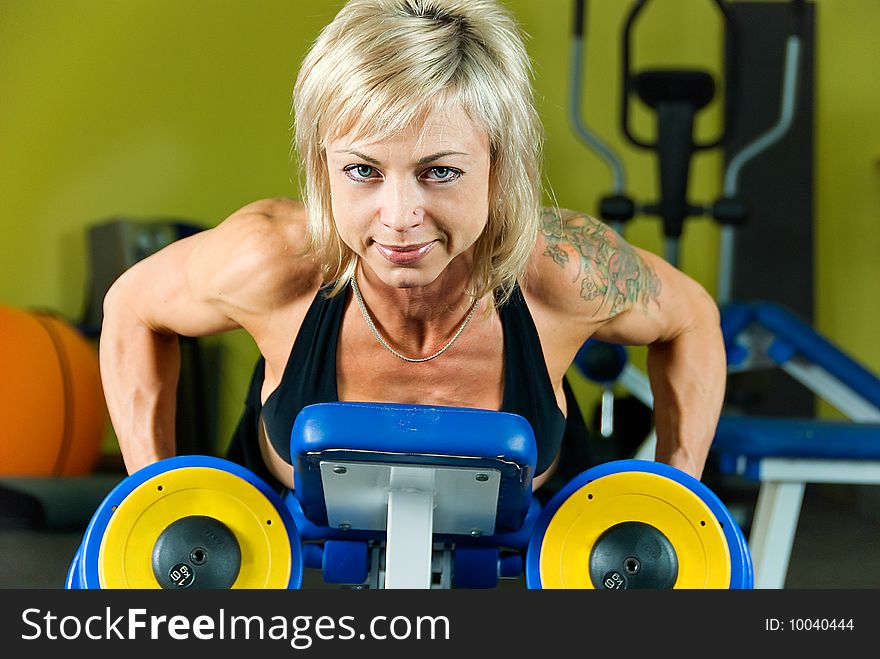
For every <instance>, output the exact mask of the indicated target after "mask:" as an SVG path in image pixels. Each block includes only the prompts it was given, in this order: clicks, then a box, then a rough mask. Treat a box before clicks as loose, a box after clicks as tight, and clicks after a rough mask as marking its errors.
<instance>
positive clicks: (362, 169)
mask: <svg viewBox="0 0 880 659" xmlns="http://www.w3.org/2000/svg"><path fill="white" fill-rule="evenodd" d="M348 171H354V172H355V174H357V176H358V177H360V178H370V174H372V173H373V172H374V171H375V170H374V169H373V168H372V167H370V166H369V165H355V166H354V167H352V168H351V169H349V170H348Z"/></svg>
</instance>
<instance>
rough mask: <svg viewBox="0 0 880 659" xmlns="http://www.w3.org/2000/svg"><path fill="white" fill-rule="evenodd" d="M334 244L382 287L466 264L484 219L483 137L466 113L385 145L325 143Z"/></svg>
mask: <svg viewBox="0 0 880 659" xmlns="http://www.w3.org/2000/svg"><path fill="white" fill-rule="evenodd" d="M327 165H328V168H329V176H330V192H331V195H332V205H333V215H334V218H335V221H336V227H337V230H338V231H339V235H340V236H341V238H342V240H343V241H344V242H345V244H346V245H348V246H349V247H350V248H351V249H352V250H354V251H355V252H356V253H357V254H358V255H359V256H360V257H361V260H362V263H363V264H364V266H365V267H367V268H369V269H371V270H372V271H373V272H375V274H376V275H377V276H378V277H379V278H380V279H381V280H382V281H383V282H384V283H385V284H387V285H389V286H393V287H397V288H413V287H420V286H427V285H429V284H431V283H432V282H434V281H435V280H436V279H437V277H438V276H439V275H440V274H441V273H442V272H443V271H444V270H445V269H446V268H447V266H449V264H450V263H452V262H453V261H455V260H456V259H458V261H457V263H458V264H461V265H466V264H467V263H468V258H469V256H470V254H471V253H472V248H473V245H474V243H475V242H476V240H477V238H479V237H480V235H481V234H482V232H483V229H484V228H485V226H486V221H487V218H488V214H489V138H488V135H487V134H486V133H485V131H483V130H481V129H479V128H477V127H476V126H475V125H474V124H473V122H471V120H470V119H469V118H468V116H467V115H466V113H464V112H462V111H459V112H452V111H450V112H443V113H440V112H438V113H434V114H432V115H430V116H429V117H428V118H427V119H425V120H424V121H423V122H422V123H419V124H418V125H413V126H411V127H410V128H409V129H408V130H406V131H403V132H402V133H401V134H400V135H398V136H395V137H394V138H393V139H391V140H387V141H383V142H376V141H370V140H369V139H366V140H360V141H356V142H355V141H350V140H349V139H348V138H346V137H342V138H340V139H338V140H334V141H332V142H329V143H328V144H327Z"/></svg>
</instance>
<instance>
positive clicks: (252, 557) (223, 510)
mask: <svg viewBox="0 0 880 659" xmlns="http://www.w3.org/2000/svg"><path fill="white" fill-rule="evenodd" d="M189 515H205V516H207V517H213V518H214V519H216V520H218V521H220V522H222V523H223V524H225V525H226V526H227V527H228V528H229V530H230V531H232V533H233V534H234V535H235V538H236V540H237V541H238V544H239V546H240V548H241V569H240V570H239V573H238V578H237V579H236V581H235V583H234V584H233V585H232V587H233V588H286V587H287V585H288V582H289V580H290V571H291V566H292V558H291V548H290V540H289V537H288V535H287V532H286V530H285V527H284V522H283V521H282V519H281V517H280V516H279V514H278V512H277V510H276V509H275V506H274V505H273V504H272V502H271V501H269V500H268V499H267V498H266V497H265V496H264V495H263V494H262V493H261V492H260V491H259V490H258V489H257V488H256V487H254V486H253V485H251V484H250V483H248V482H247V481H245V480H244V479H242V478H240V477H238V476H236V475H235V474H231V473H229V472H226V471H223V470H220V469H213V468H210V467H184V468H181V469H173V470H170V471H167V472H165V473H162V474H159V475H158V476H154V477H153V478H151V479H149V480H147V481H144V482H143V483H141V484H140V485H139V486H138V487H137V488H136V489H134V490H133V491H132V492H131V494H129V495H128V496H127V497H125V499H123V500H122V502H121V503H120V504H119V506H117V508H116V510H115V511H114V512H113V514H112V516H111V517H110V520H109V521H108V522H107V528H106V529H105V531H104V536H103V538H102V540H101V548H100V551H99V554H98V578H99V581H100V584H101V587H102V588H159V583H158V582H157V581H156V578H155V576H153V567H152V552H153V545H155V544H156V540H157V539H158V537H159V534H161V533H162V531H163V530H164V529H165V528H166V527H167V526H168V525H169V524H171V523H172V522H174V521H176V520H178V519H180V518H182V517H186V516H189Z"/></svg>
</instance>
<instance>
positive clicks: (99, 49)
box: [0, 0, 880, 450]
mask: <svg viewBox="0 0 880 659" xmlns="http://www.w3.org/2000/svg"><path fill="white" fill-rule="evenodd" d="M507 4H508V5H509V6H510V7H511V8H512V9H513V10H514V12H515V13H516V15H517V16H518V17H519V19H520V21H521V23H522V25H523V27H524V29H525V30H526V32H527V33H528V34H529V40H528V47H529V50H530V52H531V54H532V56H533V59H534V60H535V63H536V75H537V79H536V90H537V94H538V99H539V107H540V110H541V113H542V116H543V117H544V120H545V126H546V131H547V137H548V142H547V146H546V170H545V180H546V187H547V190H548V194H547V198H548V201H549V200H550V199H552V198H555V199H556V200H557V201H558V203H559V204H561V205H563V206H568V207H573V208H580V209H585V210H589V211H593V210H594V208H595V202H596V199H597V198H598V196H599V195H601V194H603V193H605V192H606V191H608V189H609V188H610V185H611V178H610V175H609V172H608V170H607V168H606V167H605V165H604V164H603V163H602V162H601V161H600V160H598V158H597V157H596V156H595V155H593V154H592V153H591V152H589V151H588V150H587V149H586V148H585V147H584V146H583V145H582V144H581V143H580V142H579V141H578V140H577V139H576V137H575V136H574V134H573V133H572V131H571V129H570V128H569V126H568V122H567V118H566V110H565V103H566V93H567V71H568V56H569V52H568V50H569V38H568V35H569V32H570V22H571V18H572V17H571V3H570V2H569V1H568V0H547V1H545V2H542V3H537V2H532V1H531V0H510V1H509V2H508V3H507ZM589 4H590V26H589V34H588V37H589V40H588V43H587V48H586V53H585V58H586V59H585V62H586V70H585V103H584V117H585V119H586V121H587V122H588V124H589V125H590V126H591V127H592V128H593V129H594V130H596V131H597V132H598V133H599V134H600V135H602V136H603V137H604V138H605V139H607V140H608V141H609V142H610V143H611V144H612V145H613V146H614V147H615V148H616V149H618V150H619V151H620V152H621V153H622V154H623V155H624V156H625V160H626V164H627V169H628V175H629V177H630V181H631V183H632V185H631V188H632V189H634V190H638V191H640V194H641V195H644V196H648V195H650V194H652V193H653V190H654V179H655V174H654V163H653V159H652V156H651V155H650V154H647V153H641V152H636V151H634V150H633V149H631V148H629V147H627V146H625V145H624V144H623V143H622V141H621V139H620V136H619V131H618V130H617V124H616V119H615V116H616V111H617V110H616V108H617V102H618V100H617V99H618V90H617V75H618V74H617V70H618V51H619V46H618V44H617V38H618V35H619V30H620V25H621V21H622V18H623V15H624V13H625V11H626V8H627V7H628V5H629V3H625V2H621V1H619V0H593V1H592V2H590V3H589ZM340 5H341V2H339V1H338V0H337V1H333V2H329V1H328V2H324V1H321V2H318V1H315V0H312V1H309V2H306V1H297V0H226V1H224V2H214V1H210V0H183V1H181V0H175V1H172V0H149V1H147V0H54V1H50V0H0V264H2V273H3V276H2V277H0V304H11V305H16V306H22V307H45V308H51V309H54V310H56V311H58V312H60V313H62V314H64V315H65V316H67V317H69V318H72V319H78V318H79V317H80V316H81V314H82V313H83V309H84V304H85V292H86V287H87V281H86V276H87V263H86V243H85V236H86V233H85V232H86V229H87V227H88V226H89V225H90V224H92V223H95V222H99V221H103V220H106V219H110V218H114V217H123V216H124V217H132V218H137V219H140V218H157V217H174V218H183V219H188V220H192V221H196V222H200V223H204V224H206V225H213V224H216V223H217V222H219V221H220V220H222V219H223V218H224V217H226V216H227V215H228V214H229V213H230V212H232V211H233V210H234V209H236V208H238V207H240V206H242V205H244V204H245V203H247V202H249V201H251V200H254V199H258V198H263V197H271V196H278V195H283V196H297V195H298V190H297V185H296V182H295V170H294V167H293V166H292V164H291V160H290V157H289V156H290V137H291V133H290V125H291V117H290V94H291V90H292V86H293V81H294V79H295V76H296V70H297V66H298V63H299V61H300V59H301V57H302V56H303V54H304V52H305V50H306V48H307V47H308V45H309V43H310V42H311V40H312V39H313V38H314V37H315V36H316V35H317V32H318V31H319V29H320V27H321V26H322V25H323V24H325V23H326V22H327V21H328V20H330V18H331V17H332V16H333V14H334V13H335V10H336V9H337V8H338V7H339V6H340ZM683 15H687V16H688V18H687V20H683V19H682V16H683ZM817 21H818V24H817V34H818V36H817V47H818V51H817V53H816V71H817V80H816V98H817V108H816V112H817V114H816V123H815V126H816V135H817V145H816V146H817V151H816V153H817V158H816V218H815V219H816V231H817V233H816V238H817V240H816V243H817V253H816V255H815V264H816V268H817V286H816V307H817V325H818V328H819V330H820V331H822V332H824V333H825V334H826V335H827V336H829V337H830V338H832V339H833V340H835V341H836V342H838V344H839V345H840V346H841V347H843V348H844V349H845V350H848V351H849V352H851V353H852V354H853V355H854V356H855V357H856V358H858V359H860V360H861V361H863V362H864V363H865V364H866V365H867V366H869V367H870V368H872V369H874V370H875V371H880V347H878V344H877V342H876V341H874V337H873V332H872V330H873V329H874V325H875V322H876V312H875V307H874V300H875V299H876V297H877V289H878V285H880V222H878V220H880V137H878V136H880V131H878V130H877V128H876V126H875V124H876V119H877V116H876V108H877V107H880V88H878V87H877V86H876V85H874V84H872V80H873V79H874V75H875V72H876V68H877V65H878V64H880V40H878V39H877V38H876V26H877V25H878V24H880V3H877V2H875V0H835V1H833V2H832V1H830V0H819V1H818V2H817ZM640 25H642V26H644V27H640V29H639V32H638V39H639V41H638V49H637V51H636V63H637V64H639V65H641V64H650V63H672V64H681V65H696V66H705V67H707V68H709V69H710V70H713V71H718V69H719V66H720V48H719V45H718V44H719V37H720V28H721V25H720V20H719V18H718V15H717V14H716V12H715V10H714V9H713V8H712V5H711V3H709V2H708V0H707V1H706V2H700V3H697V2H695V0H657V1H656V2H654V3H652V5H650V7H649V9H648V10H647V11H646V14H645V19H644V21H642V22H640ZM718 108H719V103H718V102H715V103H713V105H712V107H710V108H709V111H708V112H707V113H706V116H705V117H704V118H702V119H701V120H700V123H699V124H698V133H699V134H700V135H701V136H704V137H708V136H710V135H712V134H714V131H715V129H716V127H717V124H718V120H719V112H718ZM635 119H636V125H637V127H638V128H639V129H640V130H641V131H642V132H643V133H648V134H650V131H651V130H652V129H651V126H650V122H649V117H648V116H647V115H645V114H643V113H642V114H639V113H637V115H636V117H635ZM720 172H721V159H720V155H719V154H708V155H700V156H699V157H698V158H697V159H696V160H695V163H694V170H693V177H692V185H691V196H692V197H693V198H694V199H696V200H709V199H713V198H714V197H715V196H717V194H718V189H719V178H720ZM627 237H628V239H629V240H630V241H631V242H633V243H634V244H637V245H639V246H642V247H645V248H647V249H650V250H653V251H657V252H660V253H662V251H661V250H662V246H661V241H660V230H659V226H658V224H657V222H656V221H653V220H641V219H640V220H636V221H635V222H633V223H632V224H631V225H630V227H629V228H628V229H627ZM717 240H718V231H717V229H716V227H715V226H714V225H713V224H712V223H711V222H710V221H709V220H693V221H691V223H690V224H689V225H688V229H687V232H686V235H685V237H684V239H683V243H682V260H681V267H682V269H683V270H685V271H686V272H688V273H689V274H691V275H692V276H694V277H695V278H696V279H697V280H699V281H701V282H702V283H703V284H704V285H705V286H706V287H707V288H708V289H709V290H710V291H713V290H714V288H715V266H714V262H715V255H716V244H717ZM0 331H2V328H0ZM222 342H223V344H224V346H225V347H226V362H225V368H224V373H223V378H222V382H221V398H222V404H221V408H222V413H221V418H220V420H219V424H220V429H221V433H220V434H221V437H224V438H226V437H228V435H229V433H230V432H231V430H232V427H233V425H234V423H235V421H236V419H237V416H238V413H239V411H240V409H241V401H242V396H243V392H244V388H245V385H246V383H247V378H248V376H249V371H250V367H251V365H252V364H253V361H254V358H255V357H256V355H257V353H256V349H255V348H254V346H253V344H252V342H251V341H250V339H249V338H248V337H247V336H245V335H243V334H242V333H241V332H238V333H233V334H232V335H230V336H228V337H224V338H223V339H222ZM635 359H636V362H637V363H639V362H641V360H643V352H641V353H640V352H639V351H636V353H635ZM594 393H595V392H594V391H593V390H592V389H591V388H590V387H589V386H586V385H583V384H581V386H579V387H578V395H579V396H581V398H582V400H586V399H588V398H590V397H591V396H592V395H594ZM824 412H826V413H829V412H828V410H824ZM111 440H112V437H111ZM107 444H108V450H111V448H112V441H108V443H107Z"/></svg>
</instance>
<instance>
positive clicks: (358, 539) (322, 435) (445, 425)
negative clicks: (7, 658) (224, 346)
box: [66, 402, 753, 590]
mask: <svg viewBox="0 0 880 659" xmlns="http://www.w3.org/2000/svg"><path fill="white" fill-rule="evenodd" d="M291 455H292V456H293V460H294V479H295V482H294V484H295V487H294V489H293V490H292V491H287V492H285V493H284V494H283V496H282V495H279V494H278V493H277V492H275V491H274V490H272V489H271V488H269V487H268V486H267V485H266V483H265V482H263V481H262V480H261V479H260V478H258V477H257V476H256V475H255V474H253V473H251V472H249V471H248V470H246V469H244V468H242V467H240V466H238V465H235V464H233V463H230V462H228V461H226V460H223V459H220V458H213V457H208V456H180V457H176V458H169V459H167V460H162V461H159V462H157V463H154V464H152V465H150V466H148V467H145V468H143V469H141V470H139V471H137V472H135V473H134V474H132V475H130V476H128V477H127V478H125V479H124V480H123V481H122V482H121V483H120V484H119V485H118V486H117V487H116V488H114V489H113V490H112V491H111V492H110V493H109V494H108V496H107V497H106V499H105V500H104V501H103V502H102V503H101V505H100V506H99V507H98V510H97V511H96V513H95V515H94V516H93V518H92V520H91V522H90V524H89V525H88V528H87V530H86V533H85V535H84V538H83V541H82V543H81V545H80V548H79V550H78V551H77V552H76V555H75V556H74V559H73V561H72V563H71V565H70V568H69V571H68V576H67V583H66V586H67V588H69V589H99V588H163V589H169V590H174V589H185V588H215V589H216V588H299V587H300V586H302V584H303V571H304V570H305V569H307V568H311V569H316V570H320V571H321V574H322V577H323V580H324V582H325V583H326V584H330V585H336V586H339V587H341V588H356V589H449V588H493V587H496V586H497V585H498V581H499V579H505V578H507V579H515V578H520V577H523V575H524V577H525V585H526V587H528V588H580V589H585V588H596V589H640V588H658V589H659V588H663V589H668V588H691V589H693V588H713V589H726V588H730V589H748V588H751V587H752V585H753V570H752V562H751V556H750V554H749V550H748V546H747V544H746V542H745V539H744V537H743V535H742V532H741V530H740V528H739V526H738V525H737V523H736V521H735V520H734V519H733V517H732V516H731V515H730V513H729V511H728V510H727V508H726V507H725V506H724V504H723V503H722V502H721V501H720V499H718V497H717V496H715V495H714V494H713V493H712V492H711V491H710V490H709V488H707V487H706V486H705V485H703V484H702V483H700V482H699V481H697V480H696V479H694V478H692V477H690V476H688V475H687V474H685V473H684V472H681V471H679V470H677V469H675V468H673V467H669V466H667V465H662V464H658V463H654V462H651V461H644V460H624V461H615V462H609V463H606V464H603V465H599V466H598V467H594V468H593V469H589V470H587V471H585V472H583V473H582V474H580V475H579V476H577V477H576V478H574V479H573V480H572V481H571V482H570V483H569V484H568V486H566V487H565V488H563V489H562V490H560V491H559V492H557V493H556V495H555V496H554V497H553V498H552V499H551V500H550V501H549V503H548V504H547V505H546V506H545V507H542V506H541V505H540V504H539V503H538V500H537V499H536V498H535V497H534V495H533V493H532V478H533V476H534V471H535V464H536V456H537V450H536V446H535V438H534V433H533V431H532V429H531V426H530V425H529V424H528V422H527V421H526V420H525V419H524V418H522V417H520V416H518V415H515V414H509V413H504V412H495V411H487V410H478V409H468V408H451V407H434V406H420V405H398V404H385V403H355V402H337V403H322V404H316V405H311V406H308V407H306V408H304V409H303V410H302V412H301V413H300V414H299V416H298V417H297V419H296V421H295V423H294V427H293V431H292V435H291Z"/></svg>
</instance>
